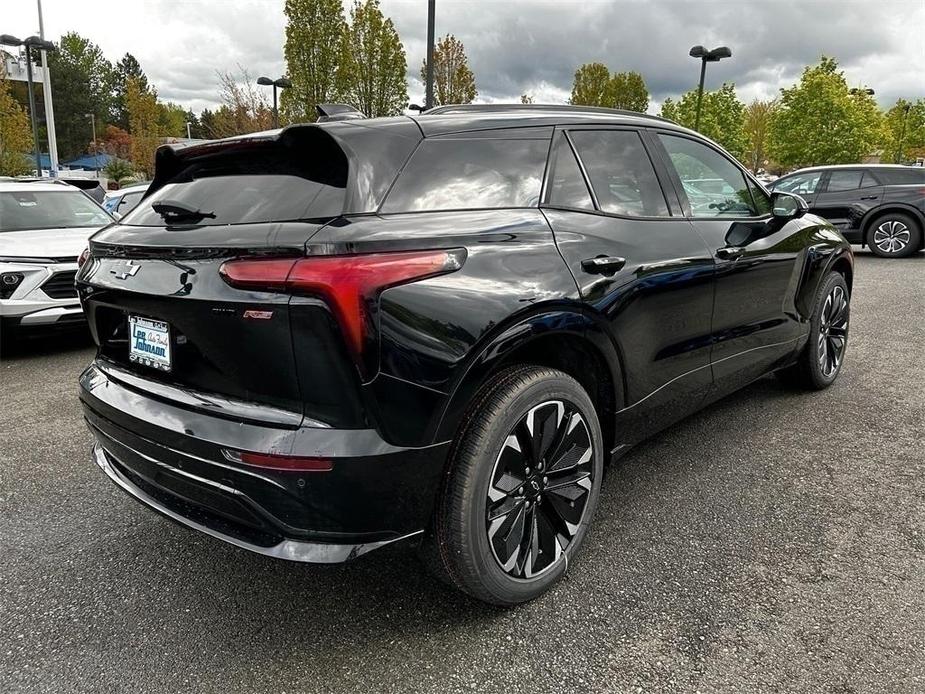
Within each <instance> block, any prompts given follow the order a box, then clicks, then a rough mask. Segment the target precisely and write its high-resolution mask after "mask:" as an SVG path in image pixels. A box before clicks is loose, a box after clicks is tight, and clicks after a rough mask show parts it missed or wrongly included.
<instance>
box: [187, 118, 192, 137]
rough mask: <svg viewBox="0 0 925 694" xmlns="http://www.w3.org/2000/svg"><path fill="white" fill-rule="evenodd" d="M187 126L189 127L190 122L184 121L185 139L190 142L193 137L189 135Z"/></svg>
mask: <svg viewBox="0 0 925 694" xmlns="http://www.w3.org/2000/svg"><path fill="white" fill-rule="evenodd" d="M189 126H190V122H189V121H186V139H187V140H192V139H193V136H192V135H190V132H189Z"/></svg>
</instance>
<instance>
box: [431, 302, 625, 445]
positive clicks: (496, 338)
mask: <svg viewBox="0 0 925 694" xmlns="http://www.w3.org/2000/svg"><path fill="white" fill-rule="evenodd" d="M474 352H475V354H474V356H473V357H472V358H471V359H470V360H469V361H468V364H467V367H466V368H465V369H464V370H462V374H461V376H460V377H459V378H458V379H457V380H456V381H455V383H454V385H453V387H452V389H451V390H450V394H449V397H448V398H447V403H446V405H445V406H444V408H443V411H442V412H441V414H440V417H439V418H438V422H437V426H436V436H435V439H434V440H435V441H446V440H450V439H452V438H453V437H454V436H455V435H456V432H457V430H458V428H459V425H460V423H461V420H462V417H463V415H464V413H465V411H466V408H467V407H468V405H469V403H470V401H471V400H472V398H473V397H474V396H475V394H476V392H477V391H478V389H479V388H480V387H481V386H482V385H483V384H484V383H485V382H486V381H487V380H488V379H489V378H491V377H492V376H493V375H494V374H495V373H497V372H498V371H500V370H502V369H504V368H507V367H509V366H512V365H514V364H535V365H537V366H547V367H550V368H555V369H559V370H560V371H563V372H564V373H566V374H568V375H569V376H571V377H572V378H574V379H575V380H576V381H578V383H580V384H581V386H582V387H583V388H584V389H585V390H586V391H587V392H588V395H589V396H590V398H591V400H592V402H594V405H595V408H596V409H597V412H598V417H599V419H600V424H601V430H602V432H603V433H604V441H603V443H604V447H605V450H606V451H610V449H611V448H612V446H613V441H614V438H615V432H614V414H615V412H616V411H617V410H619V409H621V408H622V407H623V406H624V404H625V398H624V393H625V383H624V374H623V366H622V358H621V356H620V354H619V351H618V348H617V346H616V345H615V344H614V341H613V340H612V339H611V337H610V335H609V332H608V331H607V330H606V328H605V327H604V325H603V324H602V323H601V321H600V319H598V318H596V317H595V316H592V315H589V314H588V313H587V312H585V311H583V310H580V309H552V310H546V311H543V312H541V313H536V314H533V315H531V316H529V317H527V318H522V319H520V320H518V321H517V322H516V323H514V324H512V325H509V326H507V327H505V328H502V329H501V330H498V331H495V332H494V334H493V336H492V337H490V338H489V339H487V340H485V341H484V342H483V343H482V345H481V348H480V349H478V350H477V351H474Z"/></svg>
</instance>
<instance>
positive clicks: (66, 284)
mask: <svg viewBox="0 0 925 694" xmlns="http://www.w3.org/2000/svg"><path fill="white" fill-rule="evenodd" d="M112 221H114V218H113V217H112V216H110V215H109V214H108V213H107V212H106V211H105V210H104V209H103V208H102V207H100V206H99V205H98V204H96V202H94V201H93V200H91V199H90V198H89V197H88V196H86V195H85V194H84V193H83V192H81V191H80V190H78V189H77V188H74V187H73V186H69V185H67V184H65V183H55V182H39V181H34V182H20V181H6V182H0V318H2V330H3V332H4V333H9V332H10V331H15V330H17V329H18V328H20V327H21V328H29V327H33V326H42V325H46V326H47V325H53V324H62V323H69V322H75V321H82V320H83V312H82V310H81V308H80V303H79V302H78V300H77V292H76V290H75V289H74V275H75V273H76V272H77V259H78V256H79V255H80V253H81V252H82V251H83V249H84V248H85V247H86V246H87V239H88V238H89V237H90V236H91V235H92V234H93V233H94V232H96V231H97V230H99V229H101V228H102V227H104V226H106V225H107V224H110V223H111V222H112Z"/></svg>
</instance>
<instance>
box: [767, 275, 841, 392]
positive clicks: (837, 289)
mask: <svg viewBox="0 0 925 694" xmlns="http://www.w3.org/2000/svg"><path fill="white" fill-rule="evenodd" d="M850 315H851V295H850V294H849V293H848V284H847V282H845V278H844V276H843V275H841V274H840V273H838V272H832V273H829V275H828V276H827V277H826V278H825V280H824V281H823V282H822V284H821V285H820V286H819V289H818V291H817V292H816V301H815V304H814V308H813V315H812V318H811V319H810V327H809V340H808V342H807V343H806V346H805V347H804V348H803V350H802V351H801V352H800V356H799V358H798V359H797V363H796V364H794V365H793V366H790V367H788V368H786V369H782V370H780V371H778V372H777V376H778V377H779V378H780V379H781V380H782V381H783V382H784V383H786V384H787V385H789V386H792V387H795V388H799V389H801V390H822V389H824V388H828V387H829V386H830V385H832V384H833V383H834V382H835V379H836V378H838V374H839V373H841V368H842V366H843V365H844V363H845V353H846V352H847V349H848V323H849V319H850Z"/></svg>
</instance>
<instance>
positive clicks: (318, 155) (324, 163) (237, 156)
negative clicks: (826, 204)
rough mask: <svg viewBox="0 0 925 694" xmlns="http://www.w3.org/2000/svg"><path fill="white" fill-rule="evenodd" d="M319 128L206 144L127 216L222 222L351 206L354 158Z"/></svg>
mask: <svg viewBox="0 0 925 694" xmlns="http://www.w3.org/2000/svg"><path fill="white" fill-rule="evenodd" d="M313 130H315V132H311V131H310V130H308V129H304V130H302V131H300V132H295V133H293V134H292V135H290V136H289V137H287V138H286V139H282V140H279V141H272V142H261V141H258V142H245V143H234V144H232V145H229V146H227V147H222V148H220V149H214V150H213V149H209V148H206V149H205V150H204V153H203V154H201V155H199V156H192V157H190V158H189V159H188V160H185V161H183V162H182V165H181V167H180V168H179V170H178V171H177V172H176V173H175V174H174V175H173V176H171V177H170V178H169V179H168V181H167V182H166V183H165V184H164V185H163V186H162V187H161V188H159V189H157V190H156V191H155V192H153V193H152V194H151V195H150V196H148V197H147V198H145V199H144V200H142V201H141V203H140V204H139V205H138V206H137V207H135V209H133V210H132V211H131V212H130V213H129V214H128V215H127V216H126V217H124V218H123V220H122V223H123V224H129V225H135V226H163V225H165V224H170V223H178V224H197V225H210V226H217V225H225V224H248V223H257V222H281V221H290V220H300V219H318V218H329V217H336V216H338V215H340V214H341V213H342V212H343V210H344V201H345V198H346V189H347V188H346V186H347V159H346V156H345V155H344V153H343V151H342V150H341V149H340V147H339V146H338V145H337V144H336V143H335V142H334V141H333V140H331V138H330V137H328V136H327V135H325V134H323V133H320V130H318V129H313ZM158 167H159V168H158V175H161V170H160V167H161V164H160V163H159V164H158Z"/></svg>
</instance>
